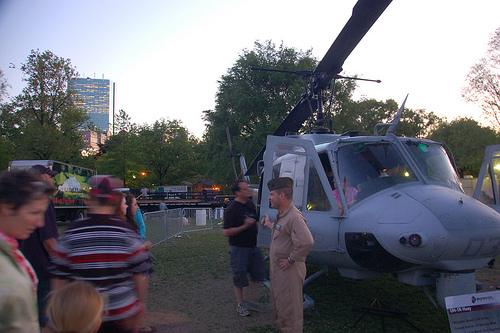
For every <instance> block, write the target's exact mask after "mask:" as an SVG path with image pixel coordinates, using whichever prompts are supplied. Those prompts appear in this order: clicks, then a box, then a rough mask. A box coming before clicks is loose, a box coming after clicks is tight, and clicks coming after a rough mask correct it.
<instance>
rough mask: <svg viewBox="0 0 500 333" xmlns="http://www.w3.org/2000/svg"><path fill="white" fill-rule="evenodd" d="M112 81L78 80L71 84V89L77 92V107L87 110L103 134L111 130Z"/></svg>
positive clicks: (91, 119) (72, 81)
mask: <svg viewBox="0 0 500 333" xmlns="http://www.w3.org/2000/svg"><path fill="white" fill-rule="evenodd" d="M110 86H111V85H110V81H109V80H105V79H91V78H88V77H87V78H78V79H73V80H71V81H70V83H69V88H70V89H71V90H74V91H76V93H77V95H78V98H77V102H76V104H77V106H78V107H81V108H83V109H85V110H87V112H88V115H89V116H90V120H89V121H91V122H93V123H94V124H95V125H96V126H97V127H98V128H99V129H100V130H101V131H102V132H104V133H107V132H108V130H109V113H110V105H111V103H110V96H111V92H110Z"/></svg>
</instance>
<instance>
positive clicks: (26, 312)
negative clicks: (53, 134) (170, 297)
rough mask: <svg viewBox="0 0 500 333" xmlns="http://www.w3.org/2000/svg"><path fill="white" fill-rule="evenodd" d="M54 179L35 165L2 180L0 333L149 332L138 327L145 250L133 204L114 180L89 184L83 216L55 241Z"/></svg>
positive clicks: (145, 273)
mask: <svg viewBox="0 0 500 333" xmlns="http://www.w3.org/2000/svg"><path fill="white" fill-rule="evenodd" d="M55 174H57V172H54V171H52V170H50V169H48V168H46V167H44V166H41V165H36V166H34V167H32V168H31V169H29V170H22V171H5V172H3V173H2V175H1V176H0V261H1V263H0V281H1V283H0V331H1V332H30V333H32V332H40V331H41V332H48V333H62V332H75V333H87V332H88V333H95V332H118V333H119V332H154V331H155V330H156V329H155V327H151V326H147V325H145V320H144V313H145V303H146V298H147V286H148V276H149V274H151V273H152V264H151V260H150V254H149V248H150V246H151V243H150V242H146V241H145V240H144V238H145V226H144V221H143V220H142V218H141V219H136V216H138V214H140V210H139V207H138V205H137V202H136V198H135V197H134V195H133V194H131V193H123V192H120V191H119V190H118V189H120V188H122V186H123V183H122V182H121V180H119V179H118V178H116V177H113V176H94V177H92V178H90V179H89V185H90V187H91V190H90V198H91V199H90V200H91V203H90V205H89V212H88V216H87V217H85V218H82V219H78V220H76V221H73V222H72V223H71V224H70V226H69V227H68V229H67V230H66V231H65V232H64V233H63V234H62V235H60V236H59V235H58V231H57V226H56V215H55V210H54V207H53V205H52V201H51V196H52V194H53V193H54V192H55V187H54V185H53V181H52V177H53V176H54V175H55ZM141 217H142V215H141Z"/></svg>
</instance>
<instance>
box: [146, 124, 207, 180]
mask: <svg viewBox="0 0 500 333" xmlns="http://www.w3.org/2000/svg"><path fill="white" fill-rule="evenodd" d="M138 136H139V147H140V153H141V157H142V163H143V165H144V166H145V168H146V169H147V170H148V173H150V174H151V176H150V177H149V180H150V181H151V183H152V184H156V185H179V184H182V182H183V181H192V180H193V178H194V177H195V175H196V174H198V173H199V172H200V163H199V156H198V154H197V151H196V146H197V145H198V140H197V139H196V138H195V137H194V136H192V135H190V134H189V131H188V130H187V129H186V128H185V127H183V126H181V122H180V121H178V120H172V121H170V120H165V119H160V120H157V121H156V122H155V123H154V124H153V125H151V126H149V125H147V124H146V125H143V126H141V128H140V129H139V133H138Z"/></svg>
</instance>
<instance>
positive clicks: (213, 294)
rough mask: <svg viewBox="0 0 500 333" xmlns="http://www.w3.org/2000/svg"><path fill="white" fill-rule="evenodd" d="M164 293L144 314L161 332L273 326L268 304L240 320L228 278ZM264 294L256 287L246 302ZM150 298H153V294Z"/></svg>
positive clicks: (260, 297) (236, 329)
mask: <svg viewBox="0 0 500 333" xmlns="http://www.w3.org/2000/svg"><path fill="white" fill-rule="evenodd" d="M152 282H153V283H154V279H152ZM165 294H167V295H165V298H164V299H159V300H158V299H155V304H149V309H148V311H147V312H146V322H147V323H148V324H149V325H154V326H156V327H157V329H158V331H157V332H160V333H163V332H170V333H174V332H175V333H187V332H189V333H194V332H220V333H224V332H227V333H229V332H231V333H232V332H247V330H248V329H250V328H251V327H254V326H265V325H273V320H272V318H271V315H270V311H269V307H268V306H267V305H264V306H263V308H262V309H259V310H263V311H264V312H261V311H251V313H252V314H251V316H249V317H241V316H240V315H239V314H238V313H237V312H236V298H235V295H234V290H233V287H232V280H231V278H230V276H229V275H228V277H227V279H226V280H214V279H206V280H205V281H200V283H199V284H198V287H197V288H196V290H189V289H188V288H186V289H185V290H184V291H183V292H182V294H181V295H179V294H178V293H174V294H172V295H168V292H167V293H165ZM267 294H268V291H267V289H266V288H265V287H264V286H263V285H258V286H256V290H255V292H254V293H253V296H252V297H250V295H248V296H249V297H247V296H245V299H248V300H251V301H255V302H259V300H260V301H262V297H266V295H267ZM149 298H150V299H152V298H153V295H150V297H149ZM261 304H262V303H261Z"/></svg>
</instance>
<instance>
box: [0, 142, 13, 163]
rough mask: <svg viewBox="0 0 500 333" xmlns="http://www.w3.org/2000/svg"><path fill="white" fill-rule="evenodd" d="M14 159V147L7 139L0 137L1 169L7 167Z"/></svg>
mask: <svg viewBox="0 0 500 333" xmlns="http://www.w3.org/2000/svg"><path fill="white" fill-rule="evenodd" d="M13 159H14V148H13V147H12V144H11V143H10V142H9V141H7V139H5V138H3V137H0V171H1V170H5V169H7V167H8V166H9V162H10V161H12V160H13Z"/></svg>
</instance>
